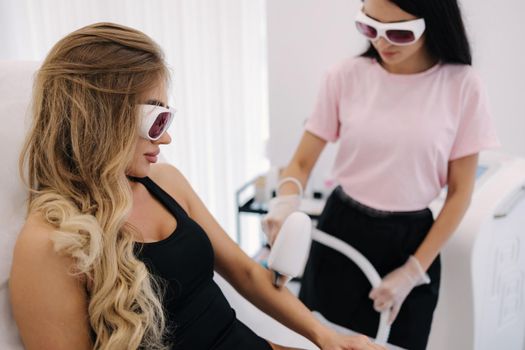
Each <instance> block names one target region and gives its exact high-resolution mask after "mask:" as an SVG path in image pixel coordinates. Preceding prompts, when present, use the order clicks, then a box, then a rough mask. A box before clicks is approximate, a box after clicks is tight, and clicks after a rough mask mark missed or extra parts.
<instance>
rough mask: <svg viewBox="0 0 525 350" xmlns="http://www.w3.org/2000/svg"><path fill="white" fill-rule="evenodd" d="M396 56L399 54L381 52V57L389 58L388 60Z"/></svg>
mask: <svg viewBox="0 0 525 350" xmlns="http://www.w3.org/2000/svg"><path fill="white" fill-rule="evenodd" d="M395 54H397V52H395V51H394V52H388V51H386V52H381V56H383V57H388V58H390V57H393V56H394V55H395Z"/></svg>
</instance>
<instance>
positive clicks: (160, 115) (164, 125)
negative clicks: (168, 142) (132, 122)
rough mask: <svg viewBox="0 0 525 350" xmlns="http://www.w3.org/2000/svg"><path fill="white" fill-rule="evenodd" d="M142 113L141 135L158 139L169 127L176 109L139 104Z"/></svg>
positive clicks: (153, 139)
mask: <svg viewBox="0 0 525 350" xmlns="http://www.w3.org/2000/svg"><path fill="white" fill-rule="evenodd" d="M138 108H139V113H140V128H139V135H140V136H142V137H143V138H145V139H148V140H151V141H156V140H158V139H159V138H160V137H161V136H162V134H164V132H165V131H166V130H167V129H168V128H169V126H170V124H171V122H172V120H173V116H174V115H175V109H174V108H171V107H162V106H156V105H148V104H141V105H138Z"/></svg>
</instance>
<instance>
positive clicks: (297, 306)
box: [157, 166, 380, 350]
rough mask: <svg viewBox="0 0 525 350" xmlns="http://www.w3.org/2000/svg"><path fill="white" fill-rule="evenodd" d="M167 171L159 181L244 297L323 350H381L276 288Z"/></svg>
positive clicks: (172, 171)
mask: <svg viewBox="0 0 525 350" xmlns="http://www.w3.org/2000/svg"><path fill="white" fill-rule="evenodd" d="M163 168H164V169H165V170H164V171H163V172H164V175H162V176H161V177H158V178H157V181H159V184H161V185H162V186H164V187H165V188H166V189H167V190H168V192H170V194H172V195H174V196H175V197H176V198H177V200H180V199H182V200H181V202H182V203H185V205H187V209H188V213H189V215H190V216H191V217H192V219H193V220H195V221H196V222H197V223H198V224H199V225H200V226H201V227H202V228H203V229H204V231H205V232H206V233H207V234H208V237H209V239H210V241H211V243H212V246H213V249H214V251H215V269H216V271H217V272H218V273H219V274H220V275H221V276H223V277H224V278H225V279H226V280H227V281H228V282H229V283H230V284H231V285H232V286H233V287H234V288H235V289H236V290H237V291H239V293H240V294H241V295H243V296H244V297H245V298H246V299H248V300H249V301H250V302H251V303H252V304H254V305H255V306H256V307H258V308H259V309H261V310H262V311H263V312H265V313H267V314H268V315H270V316H272V317H273V318H275V319H276V320H278V321H279V322H281V323H282V324H284V325H286V326H287V327H288V328H290V329H292V330H294V331H296V332H297V333H299V334H302V335H303V336H305V337H306V338H308V339H310V340H311V341H312V342H314V343H315V344H317V345H318V346H319V347H320V348H322V349H334V350H335V349H380V347H378V346H376V345H372V344H371V342H370V341H369V340H368V338H366V337H364V336H357V337H348V336H341V335H338V334H337V333H335V332H334V331H332V330H330V329H328V328H326V327H325V326H323V325H322V324H321V323H320V322H319V321H318V320H317V319H316V318H315V317H314V316H313V315H312V313H311V312H310V311H309V310H308V309H307V308H306V307H305V306H304V305H303V304H302V303H301V302H300V301H299V300H298V299H297V298H296V297H295V296H294V295H293V294H292V293H290V292H289V291H288V290H287V289H286V288H280V289H278V288H275V287H274V286H273V284H272V275H271V273H270V271H268V270H266V269H264V268H262V267H261V266H260V265H259V264H257V263H255V262H254V261H253V260H252V259H250V258H249V257H248V256H247V255H246V254H245V253H244V252H243V251H242V250H241V249H240V248H239V246H238V245H237V244H236V243H235V242H233V241H232V240H231V239H230V237H229V236H228V235H227V234H226V232H225V231H224V230H223V229H222V228H221V227H220V225H219V224H218V223H217V221H215V219H214V218H213V216H212V215H211V214H210V213H209V212H208V210H207V209H206V207H205V205H204V204H203V203H202V201H201V200H200V199H199V197H198V196H197V194H196V193H195V192H194V191H193V189H192V188H191V186H190V185H189V183H188V182H187V181H186V180H185V179H184V177H183V176H182V174H180V173H179V172H178V170H176V169H175V168H173V167H171V166H163ZM175 186H176V187H177V188H175ZM181 189H182V190H181ZM342 344H345V345H344V346H343V345H342ZM349 344H352V345H351V346H350V345H349Z"/></svg>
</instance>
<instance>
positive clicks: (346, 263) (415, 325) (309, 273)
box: [299, 189, 441, 350]
mask: <svg viewBox="0 0 525 350" xmlns="http://www.w3.org/2000/svg"><path fill="white" fill-rule="evenodd" d="M433 221H434V220H433V217H432V213H431V212H430V210H429V209H425V210H423V211H418V212H410V213H392V214H391V215H376V214H375V213H374V212H373V211H369V210H366V208H364V207H363V206H360V205H359V204H357V205H356V203H355V202H354V203H352V202H351V201H349V200H348V197H346V198H345V195H344V194H343V193H342V191H341V190H340V189H338V190H336V191H334V192H333V193H332V194H331V195H330V197H329V198H328V200H327V202H326V206H325V208H324V210H323V213H322V214H321V217H320V219H319V224H318V228H319V229H320V230H321V231H324V232H326V233H329V234H331V235H333V236H335V237H337V238H339V239H341V240H343V241H345V242H347V243H348V244H350V245H351V246H352V247H354V248H355V249H357V250H358V251H360V252H361V254H363V255H364V256H366V258H367V259H368V260H370V262H371V263H372V265H374V267H375V268H376V269H377V271H378V273H379V274H380V275H381V276H382V277H383V276H385V275H386V274H388V273H389V272H391V271H392V270H394V269H396V268H397V267H399V266H401V265H403V264H404V263H405V262H406V260H407V259H408V257H409V256H410V255H411V254H413V253H414V252H415V251H416V249H417V247H418V246H419V245H420V244H421V242H422V241H423V239H424V238H425V236H426V235H427V233H428V231H429V230H430V227H431V226H432V224H433ZM440 270H441V266H440V262H439V257H438V258H437V259H436V260H435V261H434V262H433V263H432V265H431V266H430V268H429V269H428V271H427V273H428V275H429V276H430V280H431V283H430V284H426V285H422V286H419V287H416V288H414V289H413V290H412V291H411V292H410V294H409V295H408V297H407V298H406V300H405V301H404V303H403V305H402V306H401V310H400V312H399V315H398V316H397V318H396V320H395V321H394V323H393V324H392V328H391V332H390V337H389V339H388V342H389V343H391V344H394V345H397V346H401V347H403V348H405V349H409V350H424V349H425V347H426V344H427V341H428V335H429V333H430V326H431V324H432V315H433V313H434V309H435V307H436V304H437V300H438V292H439V281H440ZM370 290H371V285H370V283H369V282H368V279H367V278H366V277H365V275H364V274H363V273H362V272H361V270H360V269H359V268H358V267H357V265H355V264H354V263H353V262H352V261H351V260H349V259H348V258H347V257H346V256H344V255H342V254H340V253H339V252H337V251H335V250H332V249H331V248H328V247H325V246H324V245H322V244H319V243H317V242H314V243H313V244H312V249H311V251H310V256H309V259H308V262H307V265H306V269H305V272H304V275H303V279H302V285H301V290H300V292H299V298H300V299H301V300H302V301H303V302H304V303H305V304H306V306H308V307H309V308H310V309H312V310H317V311H319V312H320V313H321V314H323V316H324V317H326V318H327V319H328V320H330V321H331V322H334V323H336V324H339V325H341V326H344V327H347V328H350V329H352V330H354V331H356V332H359V333H363V334H366V335H368V336H371V337H374V336H375V335H376V333H377V328H378V325H379V313H377V312H376V311H375V310H374V309H373V303H372V300H371V299H369V298H368V294H369V293H370Z"/></svg>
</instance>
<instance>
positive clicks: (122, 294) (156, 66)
mask: <svg viewBox="0 0 525 350" xmlns="http://www.w3.org/2000/svg"><path fill="white" fill-rule="evenodd" d="M168 76H169V74H168V69H167V67H166V64H165V61H164V58H163V54H162V51H161V50H160V48H159V47H158V45H157V44H156V43H155V42H153V40H151V39H150V38H149V37H148V36H146V35H145V34H144V33H142V32H139V31H137V30H134V29H131V28H128V27H124V26H121V25H117V24H112V23H97V24H93V25H89V26H86V27H84V28H81V29H79V30H77V31H75V32H73V33H71V34H69V35H67V36H66V37H65V38H63V39H62V40H60V41H59V42H58V43H57V44H56V45H55V46H54V47H53V48H52V49H51V51H50V52H49V54H48V56H47V58H46V59H45V61H44V63H43V64H42V66H41V68H40V69H39V71H38V72H37V76H36V79H35V83H34V91H33V122H32V126H31V130H30V132H29V134H28V136H27V139H26V142H25V146H24V148H23V151H22V154H21V157H20V169H21V170H20V171H21V173H22V174H24V170H23V169H27V175H26V176H27V178H26V179H25V181H26V183H27V186H28V187H29V189H30V198H29V206H28V211H29V212H30V213H31V212H38V213H41V214H42V216H43V217H44V218H45V220H46V221H47V222H49V223H50V224H52V225H53V226H54V227H55V228H56V232H55V234H54V236H53V242H54V247H55V250H56V251H57V253H59V254H66V255H67V256H70V257H72V258H73V260H74V262H75V263H74V266H73V267H72V272H73V273H75V274H78V275H79V276H81V277H82V278H86V284H87V286H88V288H87V289H88V295H89V300H88V302H89V306H88V313H89V320H90V324H91V327H92V331H93V333H94V335H95V337H96V338H95V339H94V348H95V349H101V350H106V349H111V350H115V349H139V348H140V349H142V348H146V349H166V348H167V345H166V344H165V339H164V333H165V319H164V314H163V308H162V303H161V293H160V291H159V289H158V288H157V287H158V283H156V282H155V280H154V279H153V277H152V276H150V274H149V273H148V270H147V269H146V267H145V265H144V264H143V263H142V262H141V261H139V260H138V259H137V258H136V256H135V255H134V250H133V248H134V238H133V237H134V230H133V227H131V225H129V224H126V218H127V215H128V214H129V213H130V211H131V207H132V193H131V187H130V185H129V182H128V179H127V177H126V169H127V167H128V166H129V164H130V162H131V159H132V154H133V152H134V148H135V145H136V141H137V138H138V123H139V120H138V113H137V109H136V105H137V104H139V103H141V98H142V96H143V95H144V94H145V93H146V91H148V90H150V89H152V88H154V87H155V86H157V84H159V82H161V81H162V79H164V81H167V80H168ZM23 177H24V175H23Z"/></svg>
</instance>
